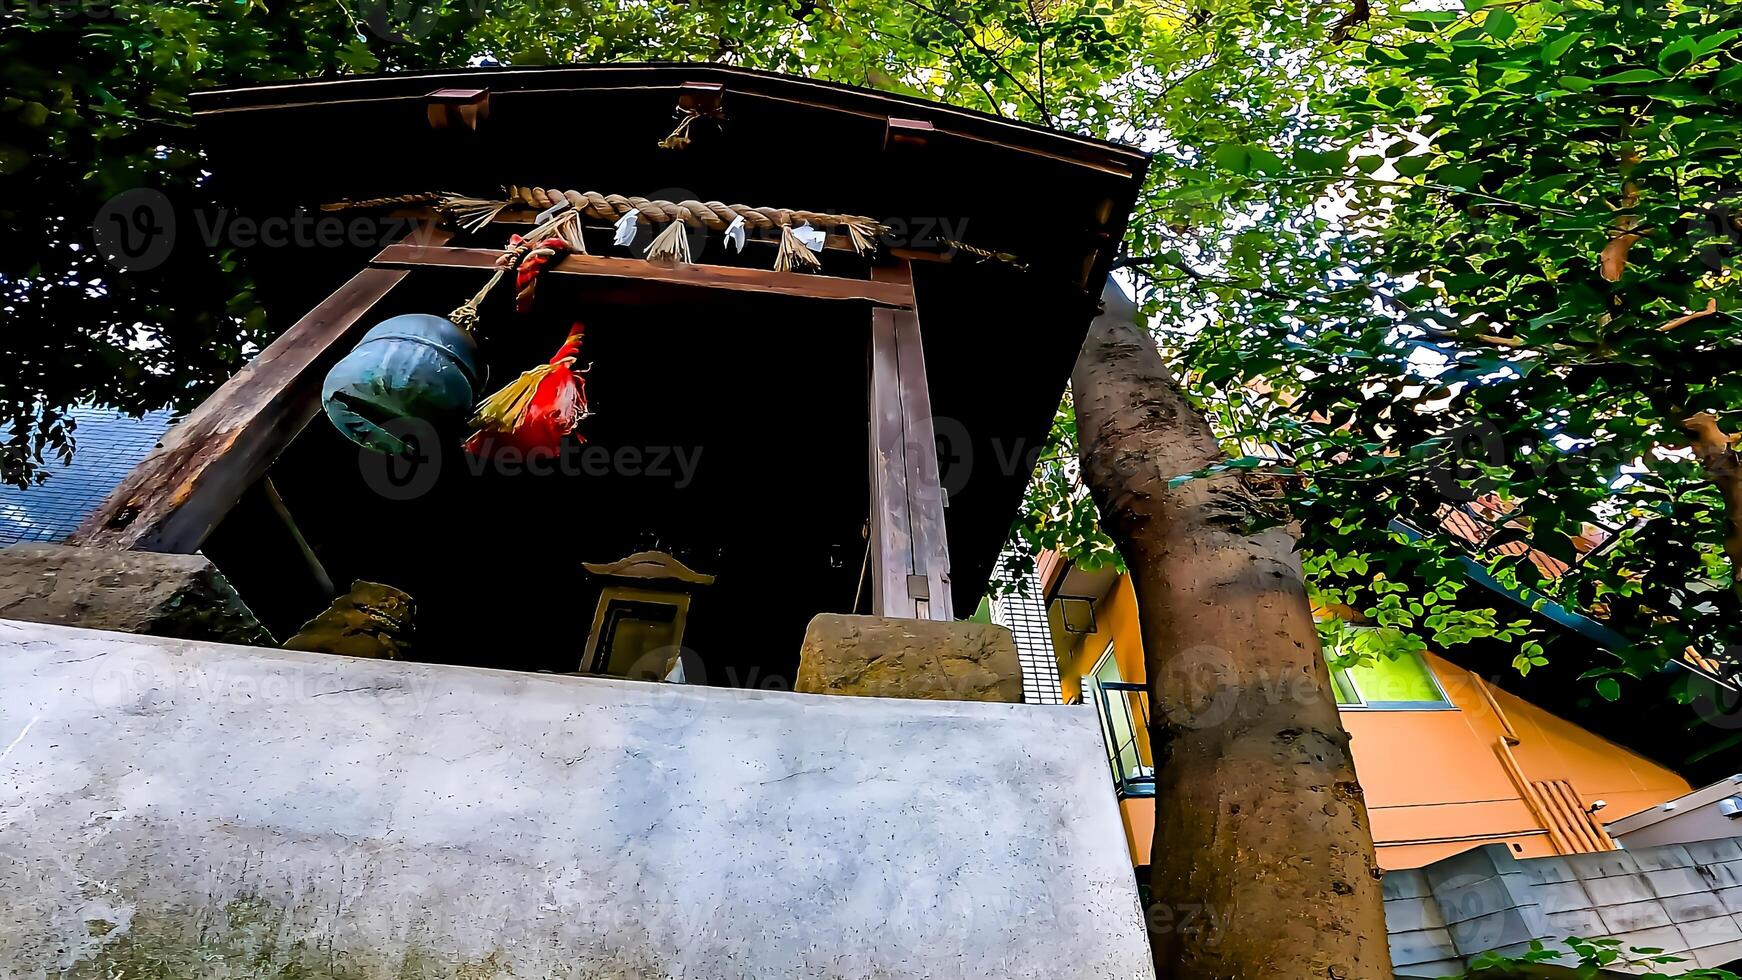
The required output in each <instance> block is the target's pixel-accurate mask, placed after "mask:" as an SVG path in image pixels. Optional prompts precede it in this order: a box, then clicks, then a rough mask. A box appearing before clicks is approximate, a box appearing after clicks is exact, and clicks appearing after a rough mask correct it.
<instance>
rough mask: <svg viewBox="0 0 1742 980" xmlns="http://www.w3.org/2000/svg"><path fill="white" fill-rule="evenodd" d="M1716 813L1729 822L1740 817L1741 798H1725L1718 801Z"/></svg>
mask: <svg viewBox="0 0 1742 980" xmlns="http://www.w3.org/2000/svg"><path fill="white" fill-rule="evenodd" d="M1718 812H1719V813H1721V814H1723V815H1724V816H1726V817H1729V818H1730V819H1731V820H1734V819H1736V818H1737V817H1742V796H1726V797H1724V798H1723V799H1721V800H1719V801H1718Z"/></svg>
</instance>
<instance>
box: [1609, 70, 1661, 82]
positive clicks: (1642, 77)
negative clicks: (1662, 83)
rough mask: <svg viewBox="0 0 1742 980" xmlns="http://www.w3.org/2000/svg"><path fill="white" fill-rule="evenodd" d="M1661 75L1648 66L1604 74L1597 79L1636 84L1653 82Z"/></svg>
mask: <svg viewBox="0 0 1742 980" xmlns="http://www.w3.org/2000/svg"><path fill="white" fill-rule="evenodd" d="M1662 77H1663V76H1662V75H1659V74H1658V73H1657V72H1654V71H1652V70H1651V69H1650V68H1632V69H1629V70H1627V71H1623V72H1616V73H1615V74H1613V75H1604V76H1603V77H1602V78H1600V79H1598V81H1600V82H1603V83H1605V84H1608V85H1636V84H1638V83H1640V82H1655V81H1657V80H1658V79H1660V78H1662Z"/></svg>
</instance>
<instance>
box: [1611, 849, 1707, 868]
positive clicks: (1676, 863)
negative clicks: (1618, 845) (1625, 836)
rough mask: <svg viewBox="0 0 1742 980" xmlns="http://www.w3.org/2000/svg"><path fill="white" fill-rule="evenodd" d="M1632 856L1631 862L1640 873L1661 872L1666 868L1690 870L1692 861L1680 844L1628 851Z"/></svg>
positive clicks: (1686, 850)
mask: <svg viewBox="0 0 1742 980" xmlns="http://www.w3.org/2000/svg"><path fill="white" fill-rule="evenodd" d="M1627 853H1629V854H1631V855H1633V861H1634V863H1635V864H1637V865H1639V870H1641V871H1663V870H1664V869H1666V868H1691V867H1693V864H1694V859H1693V858H1692V857H1691V856H1689V854H1688V849H1687V848H1686V847H1683V846H1682V845H1680V844H1660V845H1658V846H1656V847H1642V848H1640V849H1639V850H1637V851H1628V852H1627Z"/></svg>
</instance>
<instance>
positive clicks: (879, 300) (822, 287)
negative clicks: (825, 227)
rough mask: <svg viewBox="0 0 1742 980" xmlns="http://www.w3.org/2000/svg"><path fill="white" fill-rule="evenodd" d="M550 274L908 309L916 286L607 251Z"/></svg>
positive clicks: (485, 265)
mask: <svg viewBox="0 0 1742 980" xmlns="http://www.w3.org/2000/svg"><path fill="white" fill-rule="evenodd" d="M501 254H502V253H501V252H499V251H497V250H496V249H489V248H446V247H433V246H430V247H426V246H420V245H409V244H399V245H389V246H387V247H386V248H385V249H383V250H382V251H381V254H379V255H377V256H375V260H374V261H373V262H372V263H371V264H372V265H374V266H375V267H377V268H383V269H419V268H448V269H492V268H495V265H496V258H497V256H499V255H501ZM545 272H546V273H547V274H555V275H571V276H596V277H601V278H606V279H629V280H635V281H639V282H644V283H656V284H659V285H662V286H677V287H682V288H691V289H712V290H724V291H726V292H747V293H761V294H764V295H768V294H772V295H778V296H794V297H799V298H801V299H815V300H826V301H834V302H856V303H869V304H870V305H872V306H879V307H892V308H897V309H908V308H911V307H912V305H913V290H912V289H911V288H908V287H904V286H902V285H900V284H898V283H890V282H880V281H876V280H874V279H842V278H840V277H838V276H818V275H810V274H806V273H802V272H773V271H771V270H767V269H745V268H740V267H738V266H730V265H689V264H667V263H663V262H648V261H646V260H645V259H620V258H614V257H610V256H603V255H569V256H565V257H564V258H562V259H561V260H559V261H557V262H556V263H554V264H552V265H550V266H549V267H548V268H546V270H545Z"/></svg>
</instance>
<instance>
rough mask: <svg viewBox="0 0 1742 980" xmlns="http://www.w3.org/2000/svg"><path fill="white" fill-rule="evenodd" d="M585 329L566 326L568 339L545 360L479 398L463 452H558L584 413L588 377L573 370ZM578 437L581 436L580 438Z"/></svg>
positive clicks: (480, 454) (477, 453) (485, 453)
mask: <svg viewBox="0 0 1742 980" xmlns="http://www.w3.org/2000/svg"><path fill="white" fill-rule="evenodd" d="M583 330H584V328H583V327H582V325H581V324H579V323H577V324H575V325H574V326H573V327H570V328H569V336H568V340H566V341H564V343H563V346H562V349H561V350H559V351H557V352H556V356H555V357H552V358H551V359H550V362H549V363H548V364H540V365H539V366H538V367H535V368H533V369H532V370H530V371H527V372H525V373H524V374H522V375H521V376H520V377H518V378H516V379H514V380H513V381H511V382H509V383H508V384H507V385H506V386H505V387H503V388H502V390H500V391H498V392H496V393H495V394H493V395H491V396H490V397H488V398H486V399H484V400H483V401H482V402H481V403H479V405H478V408H477V411H476V412H475V413H474V414H473V416H472V425H473V426H474V427H475V428H476V429H477V431H476V432H474V433H472V436H471V438H469V439H467V440H466V451H467V452H469V453H471V454H472V455H474V456H489V455H493V454H495V453H497V452H500V451H501V450H503V449H507V448H513V449H517V450H519V451H520V452H521V453H522V454H523V455H530V454H533V453H540V454H544V453H549V454H551V455H555V454H558V453H561V452H562V447H563V440H565V439H567V438H568V437H569V436H571V435H574V434H575V426H576V425H578V424H579V423H580V421H581V419H584V418H586V417H587V382H586V378H585V376H584V375H582V373H581V372H580V371H578V370H576V369H575V358H577V357H579V356H580V353H581V335H582V333H583ZM576 438H577V439H581V440H582V441H585V440H584V439H583V438H582V437H580V436H576Z"/></svg>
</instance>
